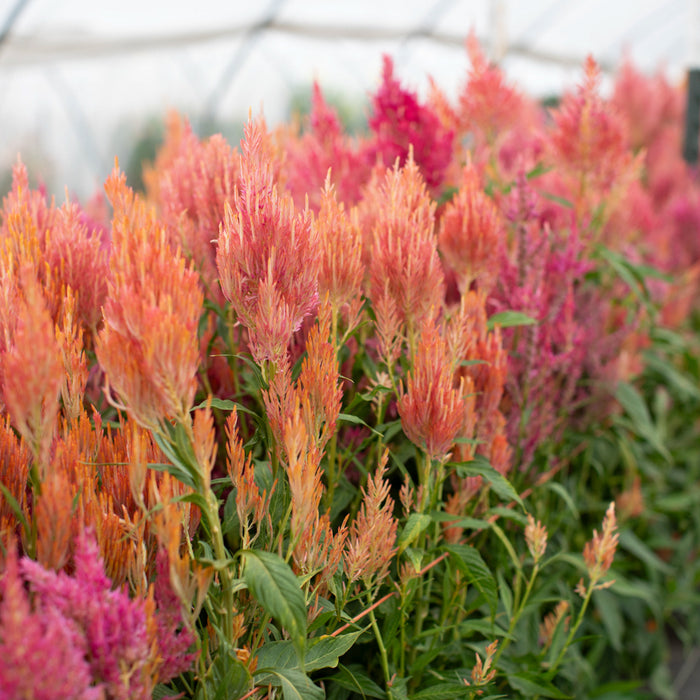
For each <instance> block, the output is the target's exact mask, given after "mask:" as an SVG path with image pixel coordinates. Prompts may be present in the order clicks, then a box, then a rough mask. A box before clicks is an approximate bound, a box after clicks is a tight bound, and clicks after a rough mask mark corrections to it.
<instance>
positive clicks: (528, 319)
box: [486, 311, 537, 331]
mask: <svg viewBox="0 0 700 700" xmlns="http://www.w3.org/2000/svg"><path fill="white" fill-rule="evenodd" d="M536 323H537V319H536V318H532V316H528V315H527V314H524V313H523V312H522V311H499V312H498V313H497V314H494V315H493V316H491V318H490V319H489V320H488V321H487V323H486V327H487V328H488V329H489V330H490V331H492V330H493V329H494V328H495V327H496V325H499V326H500V327H501V328H512V327H513V326H533V325H535V324H536Z"/></svg>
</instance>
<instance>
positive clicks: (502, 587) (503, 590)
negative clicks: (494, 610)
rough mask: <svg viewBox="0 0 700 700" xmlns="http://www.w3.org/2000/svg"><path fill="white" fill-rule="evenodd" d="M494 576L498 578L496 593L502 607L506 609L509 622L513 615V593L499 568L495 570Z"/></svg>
mask: <svg viewBox="0 0 700 700" xmlns="http://www.w3.org/2000/svg"><path fill="white" fill-rule="evenodd" d="M496 577H497V578H498V593H499V595H500V598H501V603H503V609H504V610H505V611H506V616H507V619H508V621H509V622H510V620H511V618H512V617H513V593H512V591H511V590H510V586H509V585H508V582H507V581H506V579H505V576H503V572H502V571H501V570H500V569H499V570H498V571H497V572H496Z"/></svg>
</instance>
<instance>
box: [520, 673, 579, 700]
mask: <svg viewBox="0 0 700 700" xmlns="http://www.w3.org/2000/svg"><path fill="white" fill-rule="evenodd" d="M508 682H509V683H510V684H511V685H512V686H513V688H515V689H516V690H519V691H520V692H521V693H524V694H525V695H527V696H532V695H541V696H542V697H543V698H556V699H558V700H567V698H570V697H571V695H566V694H565V693H562V692H561V690H559V689H558V688H556V687H555V686H554V685H552V684H551V683H550V682H549V681H547V680H545V679H544V678H542V676H540V675H537V674H535V673H528V672H526V671H522V672H520V673H511V674H509V675H508Z"/></svg>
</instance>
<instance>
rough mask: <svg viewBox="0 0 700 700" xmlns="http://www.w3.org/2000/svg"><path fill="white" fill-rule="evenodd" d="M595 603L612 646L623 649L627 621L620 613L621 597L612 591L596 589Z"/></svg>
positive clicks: (594, 593) (615, 648)
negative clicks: (623, 631)
mask: <svg viewBox="0 0 700 700" xmlns="http://www.w3.org/2000/svg"><path fill="white" fill-rule="evenodd" d="M593 603H594V604H595V607H596V608H597V610H598V613H599V614H600V619H601V620H602V622H603V627H604V628H605V632H606V639H607V640H608V641H609V642H610V646H611V647H612V648H613V649H614V650H615V651H621V650H622V630H623V629H624V628H625V622H624V620H623V619H622V615H621V614H620V599H619V598H618V597H617V596H615V595H613V594H612V593H611V592H610V591H594V592H593Z"/></svg>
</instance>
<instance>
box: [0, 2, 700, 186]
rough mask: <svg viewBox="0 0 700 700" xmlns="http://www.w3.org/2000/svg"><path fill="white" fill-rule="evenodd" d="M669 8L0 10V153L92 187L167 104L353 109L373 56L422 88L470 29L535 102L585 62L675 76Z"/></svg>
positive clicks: (233, 115) (448, 64)
mask: <svg viewBox="0 0 700 700" xmlns="http://www.w3.org/2000/svg"><path fill="white" fill-rule="evenodd" d="M695 5H696V3H693V2H688V1H687V0H686V1H684V2H681V1H680V0H671V1H669V0H618V1H617V2H609V1H607V2H603V1H602V0H588V1H587V2H580V1H573V0H556V1H555V0H528V1H527V2H524V1H520V2H518V1H517V0H510V1H509V0H491V1H489V0H431V1H428V2H426V1H425V0H422V1H421V0H402V1H399V0H386V1H384V2H376V0H375V1H374V2H369V1H368V0H356V1H354V2H344V1H339V0H338V1H334V2H329V1H328V0H326V1H325V2H322V1H320V0H286V1H285V0H269V1H267V2H248V3H244V2H240V1H239V0H235V1H232V2H223V1H220V2H215V1H213V0H202V1H200V2H198V3H173V2H172V1H169V2H165V1H164V0H149V1H148V2H144V1H143V0H141V1H140V2H136V1H135V0H120V1H119V2H114V1H112V0H103V1H102V2H100V3H94V2H87V1H86V0H63V1H62V2H50V1H49V0H0V94H1V95H2V98H1V99H0V124H2V133H3V135H4V138H3V139H2V141H1V142H0V144H1V147H0V158H1V159H2V165H3V168H7V166H8V165H9V164H11V163H12V162H13V161H14V160H15V159H16V157H17V153H18V152H21V153H22V157H23V159H24V160H25V162H27V164H28V166H29V168H30V172H32V171H34V170H36V171H37V172H38V171H40V172H41V175H42V177H43V178H44V179H45V180H46V183H47V185H48V187H49V189H50V190H52V191H55V192H58V193H61V192H62V190H63V186H64V185H67V186H68V187H69V188H70V189H71V191H73V192H77V193H78V194H80V195H81V196H85V195H87V194H89V193H90V192H91V191H93V190H94V189H96V188H99V187H100V185H101V183H102V181H103V179H104V177H105V175H106V173H107V172H108V171H109V169H110V168H111V165H112V163H113V158H114V156H115V155H119V156H120V157H121V158H127V157H128V155H129V151H130V149H131V148H132V146H133V142H134V140H135V139H137V138H138V135H139V134H140V133H143V130H144V128H145V127H144V124H146V123H148V121H149V120H150V123H151V124H153V123H157V122H160V121H162V119H163V116H164V114H165V112H166V111H167V110H168V109H170V108H175V109H177V110H179V111H181V112H183V113H184V114H186V115H187V116H188V117H189V118H190V120H191V121H192V123H193V124H194V125H195V127H198V128H200V129H202V130H206V129H208V128H211V127H212V125H221V124H225V123H232V122H233V123H236V122H237V123H238V124H240V123H241V122H242V121H243V120H244V119H245V118H246V117H247V115H248V112H249V110H250V109H252V110H253V111H254V112H258V111H259V110H260V109H262V110H263V111H264V113H265V116H266V118H267V120H268V122H269V123H270V124H271V125H273V124H275V123H277V122H279V121H281V120H283V119H287V118H288V117H289V110H290V104H294V99H295V98H297V97H298V96H299V95H300V94H302V93H303V92H304V91H308V87H309V85H310V83H311V81H312V80H314V79H315V80H318V81H319V83H320V84H321V86H322V87H323V89H324V90H325V91H328V92H330V93H332V94H335V95H342V96H343V99H344V100H345V101H346V102H347V103H348V104H353V105H355V108H356V109H359V110H364V109H366V107H365V101H366V98H367V95H368V94H369V93H370V92H371V91H372V90H373V89H374V88H375V87H376V85H377V83H378V80H379V75H380V69H381V54H383V53H389V54H391V55H392V56H393V58H394V61H395V64H396V71H397V73H398V75H399V76H400V77H401V79H402V80H403V81H404V82H405V83H406V84H407V85H408V86H410V87H411V88H413V89H416V90H418V91H419V92H421V93H424V91H425V90H426V87H427V85H428V77H429V76H432V77H433V78H434V79H435V81H436V82H437V83H438V84H439V85H440V86H441V87H442V88H443V89H444V90H445V91H446V92H447V93H448V94H454V93H455V92H456V90H457V89H458V88H459V86H460V85H461V84H462V83H463V81H464V78H465V74H466V71H467V69H468V66H469V63H468V59H467V54H466V52H465V49H464V40H465V38H466V36H467V35H468V33H469V32H470V31H474V32H475V34H476V36H477V37H478V38H479V40H480V41H481V43H482V46H483V47H484V49H485V50H486V52H487V53H488V55H489V56H490V58H491V59H492V60H494V61H497V62H498V63H499V65H500V66H501V67H502V69H503V70H504V72H505V74H506V76H507V77H508V79H509V80H511V81H512V82H514V83H516V84H517V85H518V87H519V88H520V89H522V90H524V91H526V92H529V93H530V94H532V95H535V96H538V97H544V96H550V95H557V94H560V93H561V92H562V91H563V90H565V89H567V88H569V87H571V86H573V85H575V83H576V82H577V80H578V79H579V77H580V75H581V65H582V62H583V60H584V58H585V57H586V55H587V54H589V53H590V54H592V55H593V56H594V57H595V58H596V60H597V61H598V62H599V64H600V65H601V67H602V68H603V69H604V70H605V71H608V72H609V71H614V70H615V68H616V67H617V66H619V64H620V63H621V61H622V60H623V58H624V57H626V56H627V57H629V58H630V59H631V60H632V61H633V62H634V64H635V65H636V66H638V67H639V68H641V69H643V70H645V71H649V72H653V71H656V70H663V71H664V72H665V74H666V75H667V76H668V77H669V78H670V79H671V80H674V81H678V80H681V79H682V76H683V75H684V69H685V67H686V65H687V62H688V57H689V56H690V55H693V53H694V51H693V49H692V46H693V37H692V36H690V32H691V30H692V29H695V30H700V27H698V24H699V22H698V21H697V15H696V14H694V11H695Z"/></svg>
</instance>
